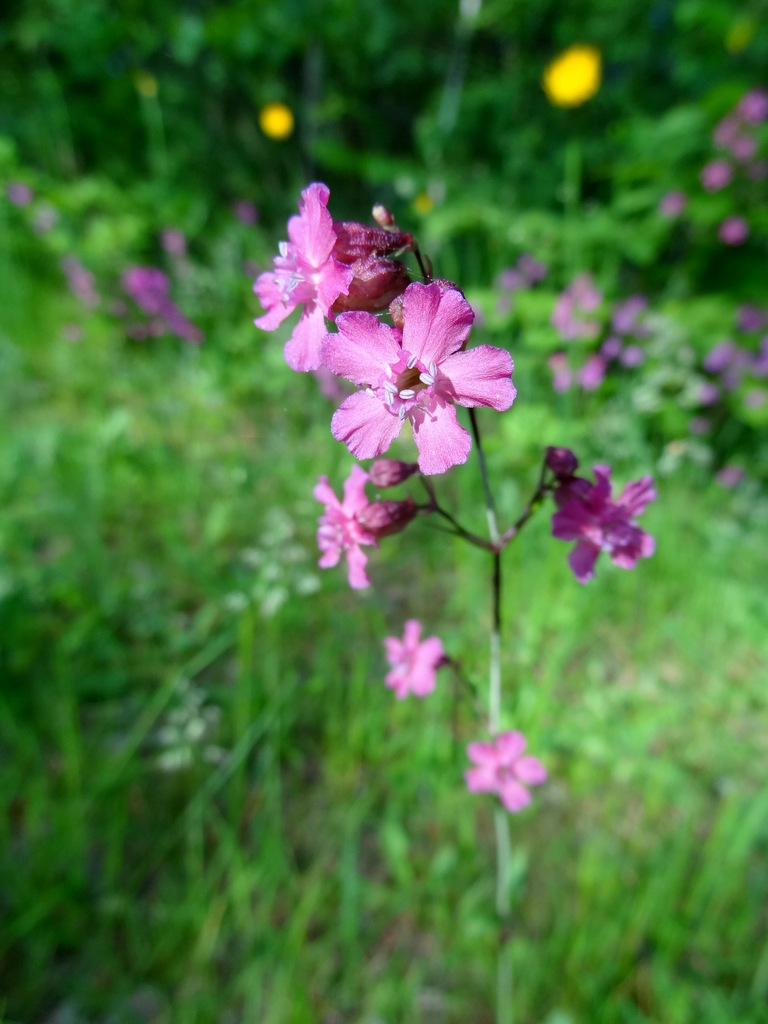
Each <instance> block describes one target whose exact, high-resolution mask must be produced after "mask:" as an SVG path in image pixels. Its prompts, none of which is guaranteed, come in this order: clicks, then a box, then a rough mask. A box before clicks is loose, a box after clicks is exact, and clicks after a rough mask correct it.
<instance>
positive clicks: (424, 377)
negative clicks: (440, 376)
mask: <svg viewBox="0 0 768 1024" xmlns="http://www.w3.org/2000/svg"><path fill="white" fill-rule="evenodd" d="M419 380H420V381H421V383H422V384H426V385H427V387H429V386H430V384H434V383H435V378H434V377H433V376H432V374H431V373H420V374H419Z"/></svg>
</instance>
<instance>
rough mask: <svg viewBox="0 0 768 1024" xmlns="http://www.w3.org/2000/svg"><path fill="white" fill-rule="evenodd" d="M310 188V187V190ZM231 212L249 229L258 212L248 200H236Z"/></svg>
mask: <svg viewBox="0 0 768 1024" xmlns="http://www.w3.org/2000/svg"><path fill="white" fill-rule="evenodd" d="M311 187H312V186H311V185H310V188H311ZM232 212H233V213H234V215H235V217H236V219H237V220H239V221H240V223H241V224H245V226H246V227H250V226H251V225H252V224H255V223H256V221H257V220H258V219H259V211H258V210H257V209H256V207H255V206H254V204H253V203H252V202H251V201H250V200H249V199H238V201H237V202H236V203H234V204H233V206H232Z"/></svg>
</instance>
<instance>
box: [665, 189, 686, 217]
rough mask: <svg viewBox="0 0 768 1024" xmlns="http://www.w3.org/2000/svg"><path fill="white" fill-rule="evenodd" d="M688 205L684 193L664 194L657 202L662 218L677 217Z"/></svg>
mask: <svg viewBox="0 0 768 1024" xmlns="http://www.w3.org/2000/svg"><path fill="white" fill-rule="evenodd" d="M687 205H688V196H687V195H686V194H685V192H665V193H664V195H663V196H662V197H661V199H660V200H659V206H658V210H659V213H660V214H661V215H662V217H667V218H670V219H671V218H673V217H679V216H680V214H681V213H682V212H683V210H684V209H685V208H686V206H687Z"/></svg>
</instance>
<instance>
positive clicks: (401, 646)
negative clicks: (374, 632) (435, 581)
mask: <svg viewBox="0 0 768 1024" xmlns="http://www.w3.org/2000/svg"><path fill="white" fill-rule="evenodd" d="M420 636H421V623H420V622H419V621H418V620H417V619H408V621H407V622H406V624H405V630H404V632H403V639H402V640H398V639H397V637H394V636H388V637H386V638H385V640H384V647H385V649H386V654H387V661H388V662H389V664H390V665H391V666H392V668H391V669H390V671H389V672H388V673H387V675H386V678H385V680H384V682H385V683H386V684H387V686H388V687H389V688H390V689H392V690H394V691H395V696H396V697H397V699H398V700H403V699H404V698H405V697H407V696H408V694H409V693H412V694H413V695H414V697H426V696H427V694H428V693H432V691H433V690H434V688H435V673H436V672H437V670H438V669H439V668H440V666H441V665H444V664H445V663H446V658H445V652H444V650H443V644H442V641H441V640H439V639H438V637H436V636H430V637H427V639H426V640H422V641H419V637H420Z"/></svg>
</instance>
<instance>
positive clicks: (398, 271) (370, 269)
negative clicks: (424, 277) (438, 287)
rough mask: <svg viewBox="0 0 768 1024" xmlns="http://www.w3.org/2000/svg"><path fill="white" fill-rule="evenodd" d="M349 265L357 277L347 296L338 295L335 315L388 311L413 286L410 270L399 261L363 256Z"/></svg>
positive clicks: (334, 305)
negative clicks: (351, 312)
mask: <svg viewBox="0 0 768 1024" xmlns="http://www.w3.org/2000/svg"><path fill="white" fill-rule="evenodd" d="M350 266H351V269H352V272H353V273H354V275H355V276H354V277H353V278H352V281H351V282H350V285H349V291H348V293H347V294H346V295H339V297H338V298H337V299H336V301H335V302H334V304H333V307H332V308H333V312H334V313H347V312H349V311H350V310H353V309H361V310H364V311H365V312H366V313H378V312H380V311H381V310H382V309H386V308H387V306H388V305H389V304H390V302H391V301H392V300H393V299H394V298H395V297H396V296H398V295H402V293H403V292H404V291H405V289H406V288H407V287H408V285H409V284H410V283H411V279H410V277H409V276H408V271H407V270H406V268H405V266H404V265H403V264H402V263H400V262H399V261H398V260H384V259H381V258H380V257H378V256H373V255H372V256H363V257H361V258H360V259H359V260H355V262H354V263H352V264H350Z"/></svg>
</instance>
